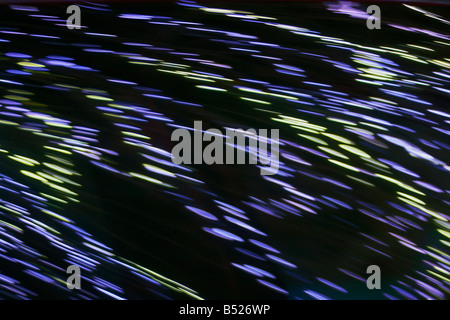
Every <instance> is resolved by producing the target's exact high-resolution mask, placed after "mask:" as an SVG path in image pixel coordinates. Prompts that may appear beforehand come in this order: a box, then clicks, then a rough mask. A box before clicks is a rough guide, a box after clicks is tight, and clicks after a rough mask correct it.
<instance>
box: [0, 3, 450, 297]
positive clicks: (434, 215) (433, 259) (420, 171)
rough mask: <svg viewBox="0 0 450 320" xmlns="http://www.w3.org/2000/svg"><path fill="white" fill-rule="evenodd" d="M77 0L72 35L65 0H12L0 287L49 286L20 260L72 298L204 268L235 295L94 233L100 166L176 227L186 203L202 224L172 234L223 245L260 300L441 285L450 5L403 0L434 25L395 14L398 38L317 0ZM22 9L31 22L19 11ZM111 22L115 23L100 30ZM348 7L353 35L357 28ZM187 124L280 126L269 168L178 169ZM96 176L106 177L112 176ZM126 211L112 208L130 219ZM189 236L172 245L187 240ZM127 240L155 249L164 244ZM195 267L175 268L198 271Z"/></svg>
mask: <svg viewBox="0 0 450 320" xmlns="http://www.w3.org/2000/svg"><path fill="white" fill-rule="evenodd" d="M233 5H234V6H236V7H239V5H238V4H233ZM302 5H303V6H306V5H305V4H302ZM291 6H295V5H294V4H292V5H291ZM297 6H298V7H299V6H300V5H297ZM246 7H250V5H246ZM298 7H296V8H297V9H298ZM81 8H82V12H83V20H82V23H83V24H84V25H83V27H82V29H81V30H76V31H69V30H67V29H66V25H65V16H64V14H65V10H64V6H62V5H61V6H58V5H55V6H52V7H46V6H42V8H41V7H35V6H19V5H11V6H3V7H2V8H1V14H2V20H0V21H1V22H0V48H1V49H0V61H1V70H0V94H1V100H0V163H1V166H0V170H1V172H4V173H5V174H3V173H2V174H1V180H0V188H1V193H0V252H1V253H0V259H1V260H0V281H1V282H0V296H2V297H8V298H11V297H14V298H23V299H26V298H33V297H36V296H38V295H45V294H48V293H47V291H46V290H47V289H45V290H44V291H43V292H44V293H39V292H33V291H31V290H30V289H29V288H27V286H26V284H25V283H22V282H23V281H29V280H27V279H29V278H23V277H24V275H23V274H26V275H28V276H29V277H33V278H36V279H38V280H40V281H42V283H41V286H42V287H45V286H53V287H56V288H58V290H59V291H65V293H64V294H66V295H67V296H70V297H71V298H77V299H95V298H105V297H109V298H114V299H126V298H147V297H153V296H156V297H159V298H161V297H163V298H173V297H192V298H200V296H202V297H205V298H208V294H210V291H208V287H207V286H206V285H205V284H204V282H206V283H207V284H210V286H211V287H212V288H211V289H209V290H217V291H220V290H224V291H225V292H224V293H223V295H224V296H225V297H230V296H229V295H230V293H229V292H228V291H226V288H221V287H217V288H215V286H214V280H207V279H206V280H205V279H201V278H202V275H200V276H198V277H199V280H197V281H198V283H199V284H198V286H199V287H201V289H202V290H203V291H206V293H205V295H203V292H202V290H199V289H197V288H195V289H196V290H198V291H199V292H196V291H193V290H192V289H189V288H188V287H186V286H185V285H182V284H180V283H178V282H175V281H173V280H170V279H168V278H167V277H165V276H162V275H161V274H160V273H164V272H160V273H156V272H155V271H152V270H150V269H148V268H145V267H143V266H140V265H138V264H136V263H133V262H131V261H130V260H129V259H128V258H127V257H126V255H125V257H122V256H118V255H116V254H115V253H114V250H113V249H114V248H112V246H111V245H108V246H107V245H105V244H103V243H101V242H100V241H98V240H94V238H95V235H92V234H90V233H88V232H86V231H84V230H83V229H82V228H81V225H82V223H81V224H79V223H77V215H82V213H81V211H83V210H84V211H86V210H89V208H90V207H89V206H83V203H84V202H85V201H87V199H89V197H92V196H94V197H95V194H94V195H91V194H89V193H88V192H87V191H86V189H85V188H86V186H85V185H87V184H88V181H91V182H89V183H92V181H94V183H95V182H96V179H97V178H96V176H95V175H94V174H93V172H97V171H95V170H94V169H92V167H96V168H98V169H100V170H101V171H102V172H103V173H102V174H103V175H105V176H108V177H111V179H121V180H120V181H124V183H126V184H127V185H128V186H127V187H126V188H131V189H133V188H135V189H136V190H137V189H141V190H143V192H145V193H146V194H148V197H150V198H151V197H155V198H156V197H161V196H163V197H165V198H166V199H167V200H165V201H168V202H170V203H175V204H174V205H175V206H177V208H178V211H177V212H176V213H165V214H167V215H169V214H172V219H173V221H172V224H174V225H177V220H176V219H177V217H178V216H180V215H188V216H189V217H193V218H192V219H193V221H195V223H192V225H188V226H179V227H177V228H187V229H189V230H190V231H189V232H191V233H192V234H195V233H204V232H206V234H207V237H209V238H210V239H214V240H212V241H214V242H212V243H213V244H212V245H216V246H218V247H220V248H222V249H221V250H224V251H225V252H227V253H228V254H229V256H230V261H228V262H227V266H222V268H223V270H228V268H229V267H232V268H233V271H232V272H236V273H245V274H247V275H248V276H249V277H252V279H253V278H254V283H255V285H256V287H255V288H260V287H261V288H264V290H268V291H262V293H261V295H262V296H264V295H265V294H267V295H269V292H273V293H274V294H275V296H276V297H287V298H291V299H333V298H338V299H347V298H359V297H364V296H367V295H370V294H374V295H376V294H379V295H380V297H382V298H388V299H444V298H446V297H448V295H449V292H450V287H449V283H450V256H449V249H448V247H449V246H450V240H449V238H450V224H449V219H450V216H449V215H448V206H449V204H450V202H449V200H448V194H449V193H450V188H449V184H448V174H449V173H448V171H449V170H450V166H449V163H448V161H449V160H450V158H449V156H448V155H449V149H450V145H449V144H448V143H447V142H448V141H449V137H448V136H449V135H450V129H449V124H450V114H449V113H448V112H447V111H446V110H445V108H446V107H447V103H448V101H449V97H448V96H449V94H450V90H449V88H450V86H449V82H450V56H449V57H447V56H445V54H448V53H449V51H450V50H449V48H448V47H449V46H450V41H449V40H450V35H448V34H445V33H443V31H444V30H448V24H449V21H448V20H447V19H445V17H442V16H440V15H438V14H436V13H433V12H431V10H425V9H422V8H419V7H416V6H411V5H403V6H401V5H397V6H396V7H395V10H398V9H399V8H400V9H401V10H402V12H404V13H405V14H411V15H419V16H421V17H422V18H425V19H429V20H431V21H432V22H433V23H434V24H433V27H426V28H425V27H424V26H423V25H419V26H408V22H407V21H404V22H399V21H398V20H396V21H395V23H394V22H391V21H390V19H389V17H390V16H389V14H387V15H385V14H384V15H383V16H386V18H383V30H385V29H388V30H389V31H386V32H387V33H389V32H392V33H393V34H394V35H393V37H398V39H395V41H392V39H391V38H388V39H386V40H383V39H381V37H380V39H379V40H378V41H371V39H370V32H379V31H369V30H367V29H365V21H364V20H361V18H362V19H366V17H367V15H366V14H365V12H364V11H363V8H362V6H359V5H356V4H352V5H350V4H348V3H346V4H345V5H342V4H340V5H336V4H332V5H329V6H328V7H327V6H325V5H320V4H316V5H312V4H311V5H309V7H308V8H309V9H310V10H312V12H313V16H312V17H307V16H306V14H302V12H298V11H295V10H293V12H292V13H289V11H290V10H289V6H287V7H286V8H285V9H284V11H283V10H281V9H280V8H275V9H276V10H274V12H275V13H274V14H273V16H271V15H272V14H266V13H262V12H270V10H268V9H266V10H263V9H262V8H258V7H257V6H254V8H253V10H252V11H247V10H248V9H245V10H244V9H242V10H240V9H239V10H238V9H229V8H217V7H209V6H206V5H202V4H199V3H195V2H192V1H182V2H179V3H178V4H170V5H168V6H167V7H165V8H166V10H167V12H168V13H167V14H169V12H170V15H171V16H165V15H164V16H163V15H159V14H160V13H159V12H160V11H163V10H162V9H159V8H158V6H157V5H150V4H149V5H139V6H130V8H134V9H132V10H129V9H127V10H125V9H124V7H123V6H121V5H106V4H91V3H84V4H83V5H81ZM358 8H359V9H358ZM277 10H278V11H277ZM152 11H155V12H156V13H155V14H152V13H151V12H152ZM253 11H254V12H253ZM294 11H295V12H294ZM12 13H14V15H15V17H17V18H16V19H18V20H17V21H26V23H24V24H23V25H19V24H18V23H16V22H15V23H11V22H9V23H8V21H9V20H8V19H6V15H8V14H12ZM336 13H337V14H336ZM315 14H316V15H318V16H323V17H325V18H328V19H331V17H333V18H334V19H340V20H339V22H336V20H335V21H334V22H333V23H335V24H336V23H339V24H340V25H342V26H343V29H342V30H346V31H338V30H337V29H336V28H334V27H333V25H332V22H329V21H328V20H326V19H325V18H324V20H323V24H319V23H317V24H316V25H313V24H312V22H313V18H314V15H315ZM342 14H347V15H349V16H350V18H347V17H344V16H343V15H342ZM3 17H4V18H5V19H3ZM293 18H295V19H296V22H295V23H293V22H289V21H292V20H293ZM355 18H356V19H355ZM104 21H114V24H113V23H112V22H111V25H109V26H108V27H109V30H108V27H105V26H102V24H101V23H102V22H104ZM199 21H202V22H199ZM355 21H356V22H357V23H359V24H357V26H358V27H357V28H360V29H358V31H354V30H352V31H349V29H351V28H355ZM425 21H428V20H425ZM328 23H330V25H328ZM430 23H431V22H430ZM436 25H437V26H438V27H441V29H436V27H435V26H436ZM428 28H429V29H428ZM432 28H434V29H432ZM445 28H447V29H445ZM436 30H440V31H439V32H438V31H436ZM41 33H42V34H41ZM339 33H344V34H343V35H341V36H338V35H337V34H339ZM387 33H384V34H383V37H384V36H386V34H387ZM361 34H363V36H362V37H361ZM28 42H30V43H31V45H26V46H25V45H24V43H28ZM375 43H376V44H375ZM194 120H203V121H208V122H209V123H210V124H211V126H215V127H220V128H244V129H246V128H267V129H271V128H278V129H279V130H280V136H281V141H280V142H281V146H280V155H281V158H280V169H279V172H278V174H277V175H275V176H259V175H258V172H259V170H253V169H252V168H249V167H248V166H247V167H236V166H233V167H226V166H223V167H222V166H217V167H216V166H213V167H211V168H206V169H205V167H201V166H195V165H189V166H188V165H176V164H174V163H173V162H172V161H171V148H172V146H173V144H172V143H171V142H170V135H171V132H172V131H173V130H175V129H176V128H185V129H189V130H193V128H192V126H193V121H194ZM446 141H447V142H446ZM246 151H247V152H248V153H249V156H256V151H255V150H251V149H247V150H246ZM247 169H248V170H247ZM102 179H104V178H102ZM233 179H234V180H233ZM100 180H101V179H99V182H98V183H99V188H108V182H100ZM117 192H120V191H119V190H117ZM99 198H100V199H99V201H102V199H101V196H99ZM136 199H137V198H136ZM134 201H135V200H134V199H130V203H129V204H130V205H132V204H133V202H134ZM136 201H138V200H136ZM143 205H144V204H139V203H136V208H137V210H141V211H142V212H141V214H142V215H144V216H147V215H150V216H152V215H157V216H158V217H159V215H162V214H163V213H164V210H165V209H164V208H151V207H150V208H145V209H144V208H143ZM99 210H101V208H100V209H99ZM120 210H121V209H120V208H118V209H117V212H115V213H114V214H116V215H123V214H124V213H123V212H121V211H120ZM94 211H96V210H94ZM155 211H159V212H162V213H160V214H157V213H155ZM84 214H86V213H84ZM89 214H92V215H95V213H94V212H92V213H89ZM89 214H88V215H89ZM130 219H131V218H130ZM155 219H156V218H155ZM137 223H139V222H137ZM157 223H158V222H157ZM103 227H104V228H107V226H103ZM161 227H162V223H161ZM101 229H102V227H99V229H98V232H99V233H100V232H101ZM145 229H148V230H151V232H158V229H159V227H158V225H156V226H155V225H151V226H150V225H149V226H145ZM140 232H144V233H145V230H143V231H140ZM149 232H150V231H149ZM160 232H161V233H163V231H160ZM284 233H285V235H283V234H284ZM198 239H199V238H197V236H192V238H191V239H183V240H176V239H175V240H174V241H180V242H182V243H183V246H184V245H185V244H184V242H187V243H188V244H189V243H190V245H192V246H193V247H195V246H196V245H197V244H196V243H195V241H198ZM201 239H203V238H201ZM280 239H283V240H280ZM135 245H136V246H143V247H144V248H145V250H148V251H149V252H152V248H151V247H152V246H160V245H161V244H160V243H151V244H135ZM147 245H149V246H150V248H147V247H146V246H147ZM180 250H181V249H180ZM180 252H182V251H180ZM236 252H237V253H238V254H237V255H236ZM173 254H174V255H178V254H179V253H173ZM122 255H123V254H122ZM405 255H406V257H407V258H405V257H404V256H405ZM181 259H184V258H183V257H180V264H182V262H181V261H183V260H181ZM192 259H197V258H194V257H193V258H192ZM199 263H200V262H199ZM68 264H77V265H79V266H80V267H81V268H82V270H83V271H84V272H86V273H87V274H88V275H86V276H84V277H83V280H84V281H86V282H87V283H89V285H88V286H87V289H84V290H82V291H80V292H77V291H70V290H68V289H67V288H66V287H65V278H64V277H65V273H64V271H65V268H66V266H67V265H68ZM370 264H378V265H380V267H381V269H382V271H383V270H384V271H385V272H387V278H388V279H389V280H386V282H383V289H382V290H381V293H373V292H372V293H371V292H368V290H367V288H366V286H365V281H366V280H365V278H366V274H365V270H366V268H367V266H368V265H370ZM16 265H21V267H20V268H21V269H23V274H22V273H19V272H13V274H14V275H15V276H16V277H19V278H20V279H25V280H20V281H19V280H17V279H15V278H14V277H13V276H12V275H8V274H9V273H8V272H12V271H9V270H10V269H11V268H15V267H14V266H16ZM150 267H151V263H150ZM150 267H149V268H150ZM162 271H164V270H162ZM185 272H186V273H185V274H176V276H175V277H174V276H172V274H171V275H170V277H171V278H176V279H177V281H180V282H183V283H184V282H185V281H189V282H190V283H194V285H195V284H196V281H195V280H194V281H192V280H191V279H190V274H189V270H185ZM223 272H225V271H223ZM226 272H229V271H226ZM99 274H101V275H102V276H99ZM117 274H119V275H117ZM118 276H120V277H122V278H123V279H125V280H121V281H122V282H123V281H126V282H127V283H129V284H130V285H129V286H131V287H133V286H135V287H138V288H139V290H141V289H142V288H144V290H141V291H136V293H135V291H132V292H133V293H130V291H127V290H126V289H125V288H123V287H121V285H119V284H116V283H114V279H115V278H116V277H118ZM221 276H222V275H221V274H216V275H214V277H221ZM108 277H109V278H110V279H108ZM203 278H204V277H203ZM211 278H213V277H211ZM125 287H127V286H125ZM255 288H253V287H252V289H248V290H250V292H251V290H260V289H255ZM55 290H56V289H55ZM133 290H134V289H133ZM136 290H138V289H136ZM261 290H263V289H261ZM59 291H58V292H59ZM266 292H267V293H266ZM270 294H272V293H270ZM247 295H251V293H248V292H247ZM250 297H251V296H250Z"/></svg>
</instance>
